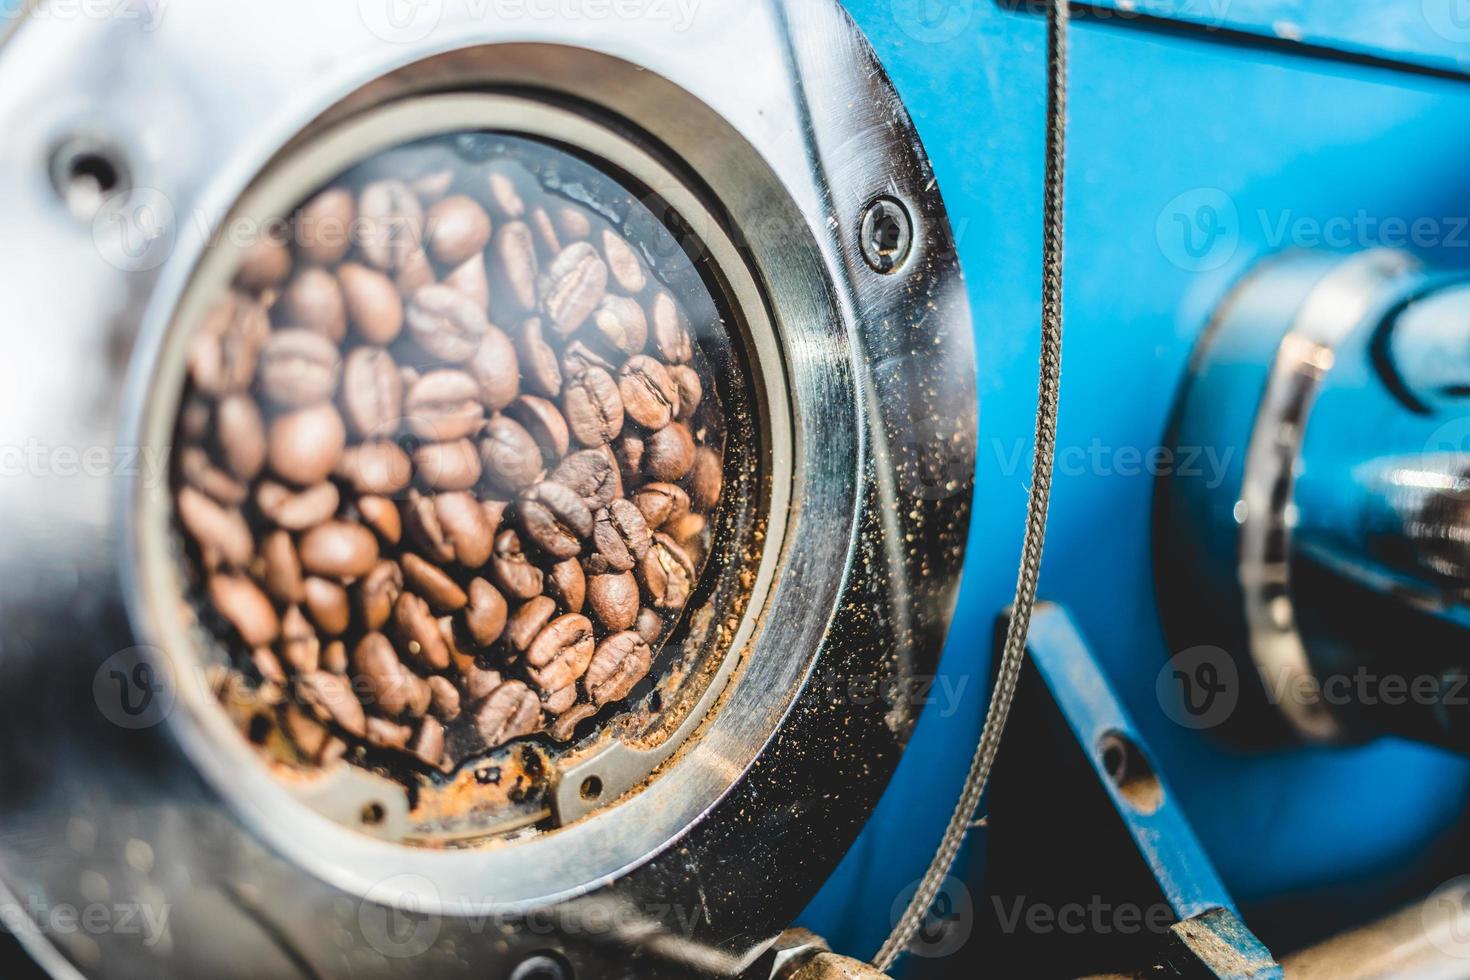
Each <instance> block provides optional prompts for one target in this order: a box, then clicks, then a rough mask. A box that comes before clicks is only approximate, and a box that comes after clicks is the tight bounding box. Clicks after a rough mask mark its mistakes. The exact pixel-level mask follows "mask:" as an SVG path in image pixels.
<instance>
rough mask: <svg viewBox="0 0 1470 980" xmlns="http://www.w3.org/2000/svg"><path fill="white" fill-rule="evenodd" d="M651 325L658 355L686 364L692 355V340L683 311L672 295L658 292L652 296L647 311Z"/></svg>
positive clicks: (667, 359)
mask: <svg viewBox="0 0 1470 980" xmlns="http://www.w3.org/2000/svg"><path fill="white" fill-rule="evenodd" d="M649 320H650V321H651V326H652V327H653V346H654V347H656V348H657V349H658V352H659V356H661V357H662V358H663V359H664V360H665V361H668V362H669V363H670V364H687V363H688V362H689V361H690V360H691V359H692V358H693V357H694V342H693V340H691V339H690V336H689V325H688V322H687V321H686V320H685V319H684V312H683V311H682V310H680V309H679V305H678V304H677V303H675V302H674V297H672V296H670V295H669V294H668V293H666V292H660V293H659V294H658V295H657V296H655V297H654V298H653V308H652V310H651V311H650V313H649Z"/></svg>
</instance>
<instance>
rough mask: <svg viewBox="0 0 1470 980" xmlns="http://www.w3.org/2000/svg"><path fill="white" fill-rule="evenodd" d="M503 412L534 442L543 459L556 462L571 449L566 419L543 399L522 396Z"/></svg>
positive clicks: (533, 396) (570, 438) (570, 437)
mask: <svg viewBox="0 0 1470 980" xmlns="http://www.w3.org/2000/svg"><path fill="white" fill-rule="evenodd" d="M505 411H506V414H508V415H510V416H511V417H512V418H514V419H515V420H516V421H517V422H519V423H521V425H522V426H523V427H524V428H525V430H526V431H527V432H529V433H530V434H531V438H532V439H535V440H536V445H537V446H538V447H540V449H541V456H542V458H543V459H546V460H552V461H555V460H558V459H560V458H561V457H563V456H565V455H566V454H567V450H568V449H569V448H571V442H572V436H571V432H570V431H569V430H568V429H567V420H566V418H565V417H563V416H562V414H561V412H559V411H557V408H556V406H555V405H553V404H552V403H551V402H549V401H547V400H546V399H545V398H538V397H537V396H535V395H522V396H521V397H519V398H517V399H516V400H515V401H514V402H513V403H512V404H511V405H510V406H509V407H508V408H506V410H505Z"/></svg>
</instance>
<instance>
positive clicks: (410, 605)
mask: <svg viewBox="0 0 1470 980" xmlns="http://www.w3.org/2000/svg"><path fill="white" fill-rule="evenodd" d="M413 557H415V556H413V555H405V556H404V561H403V570H404V577H405V578H406V579H407V580H408V584H409V586H410V587H412V586H413V584H414V582H413V575H412V573H411V572H410V568H412V565H411V564H410V562H409V559H412V558H413ZM431 567H432V566H431ZM393 630H394V634H395V635H396V636H397V637H398V641H399V643H400V644H401V646H400V649H402V650H403V651H404V653H405V655H406V656H408V657H410V658H411V659H413V660H414V661H416V662H417V663H418V664H420V665H421V666H422V667H423V668H424V669H425V670H443V669H444V668H446V667H448V666H449V646H448V645H447V644H446V643H445V642H444V637H443V635H442V634H440V632H439V621H438V620H437V619H435V618H434V614H433V613H432V612H430V611H429V602H428V601H427V600H426V599H424V598H423V597H422V596H417V595H414V594H413V593H412V592H404V593H403V594H402V595H400V596H399V597H398V600H397V601H396V602H394V603H393Z"/></svg>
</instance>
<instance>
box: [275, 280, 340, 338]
mask: <svg viewBox="0 0 1470 980" xmlns="http://www.w3.org/2000/svg"><path fill="white" fill-rule="evenodd" d="M275 308H276V309H277V310H279V311H280V312H279V314H278V316H277V322H280V323H282V324H285V325H288V326H292V327H302V328H304V329H306V330H310V331H312V332H314V333H319V334H321V335H322V336H324V337H326V338H327V339H328V340H330V341H331V342H332V343H334V344H340V343H341V342H342V341H343V339H345V338H346V336H347V301H346V300H345V299H344V298H343V296H342V285H341V284H340V283H339V282H337V277H336V276H334V275H332V274H331V273H330V272H328V271H327V270H326V269H321V268H316V267H313V266H308V267H307V268H305V269H302V270H301V271H300V272H298V273H296V275H295V276H293V277H292V278H291V281H290V283H288V284H287V285H286V291H285V292H284V293H282V294H281V298H280V299H279V300H277V302H276V307H275Z"/></svg>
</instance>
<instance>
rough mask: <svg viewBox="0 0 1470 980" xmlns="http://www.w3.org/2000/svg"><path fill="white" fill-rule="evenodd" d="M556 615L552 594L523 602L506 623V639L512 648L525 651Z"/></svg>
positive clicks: (521, 651) (520, 651)
mask: <svg viewBox="0 0 1470 980" xmlns="http://www.w3.org/2000/svg"><path fill="white" fill-rule="evenodd" d="M555 615H556V600H555V599H552V598H551V597H550V596H545V595H538V596H536V598H534V599H528V600H527V601H526V602H524V603H522V604H521V605H520V607H519V608H517V609H516V611H515V612H514V613H512V614H511V617H510V619H509V620H508V621H507V622H506V624H505V639H506V641H507V642H509V643H510V647H511V649H512V650H515V651H516V652H518V653H525V652H526V649H527V648H528V647H529V646H530V645H531V641H532V640H534V639H536V637H537V636H538V635H540V633H541V631H542V630H543V629H545V628H546V624H547V623H549V622H551V617H553V616H555Z"/></svg>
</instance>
